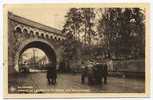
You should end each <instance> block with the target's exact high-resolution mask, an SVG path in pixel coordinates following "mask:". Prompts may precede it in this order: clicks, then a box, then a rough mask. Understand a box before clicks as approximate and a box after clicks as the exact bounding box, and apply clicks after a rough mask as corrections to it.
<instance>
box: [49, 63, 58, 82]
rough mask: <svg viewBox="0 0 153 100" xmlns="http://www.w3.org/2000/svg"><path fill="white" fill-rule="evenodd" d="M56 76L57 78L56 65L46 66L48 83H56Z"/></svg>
mask: <svg viewBox="0 0 153 100" xmlns="http://www.w3.org/2000/svg"><path fill="white" fill-rule="evenodd" d="M56 78H57V71H56V67H53V66H48V70H47V80H48V84H53V85H55V84H56Z"/></svg>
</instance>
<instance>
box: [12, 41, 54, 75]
mask: <svg viewBox="0 0 153 100" xmlns="http://www.w3.org/2000/svg"><path fill="white" fill-rule="evenodd" d="M32 47H35V48H39V49H41V50H42V51H43V52H44V53H45V54H46V56H47V57H48V59H49V61H52V62H53V63H52V64H53V66H56V63H57V53H56V51H55V48H54V47H53V45H52V44H51V43H50V42H48V41H46V40H44V39H28V40H26V41H24V42H23V43H22V44H21V45H20V47H19V48H18V50H17V53H16V56H15V70H16V71H17V72H19V58H20V56H21V54H22V53H23V52H24V51H25V50H27V49H28V48H32Z"/></svg>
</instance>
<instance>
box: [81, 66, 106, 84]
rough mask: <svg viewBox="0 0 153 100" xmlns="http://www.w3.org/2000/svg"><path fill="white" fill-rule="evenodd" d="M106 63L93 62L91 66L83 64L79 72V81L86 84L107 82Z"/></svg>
mask: <svg viewBox="0 0 153 100" xmlns="http://www.w3.org/2000/svg"><path fill="white" fill-rule="evenodd" d="M107 75H108V71H107V65H106V63H101V64H95V65H93V66H92V67H88V66H84V67H83V68H82V73H81V83H82V84H85V83H86V81H87V82H88V85H101V84H102V83H103V82H104V84H107Z"/></svg>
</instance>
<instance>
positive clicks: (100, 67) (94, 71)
mask: <svg viewBox="0 0 153 100" xmlns="http://www.w3.org/2000/svg"><path fill="white" fill-rule="evenodd" d="M107 75H108V70H107V64H106V63H99V64H95V65H92V66H91V65H90V66H83V67H82V71H81V83H82V84H85V83H86V81H87V82H88V85H101V84H103V83H104V84H107ZM56 78H57V70H56V67H53V66H52V65H51V64H48V66H47V80H48V84H49V85H50V84H52V85H55V84H56Z"/></svg>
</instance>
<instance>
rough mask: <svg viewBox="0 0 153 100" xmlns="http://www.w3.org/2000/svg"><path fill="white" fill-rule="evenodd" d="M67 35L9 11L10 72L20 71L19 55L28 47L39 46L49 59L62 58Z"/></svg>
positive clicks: (55, 61) (55, 62)
mask: <svg viewBox="0 0 153 100" xmlns="http://www.w3.org/2000/svg"><path fill="white" fill-rule="evenodd" d="M64 39H65V36H64V35H62V34H61V31H60V30H58V29H55V28H52V27H49V26H45V25H42V24H40V23H37V22H34V21H32V20H29V19H26V18H23V17H20V16H18V15H15V14H13V13H11V12H8V73H15V72H18V71H19V57H20V56H21V54H22V53H23V52H24V51H25V50H26V49H28V48H32V47H35V48H39V49H41V50H42V51H44V53H45V54H46V55H47V57H48V59H49V61H52V62H53V64H54V65H55V64H57V63H58V62H59V61H60V59H61V58H62V56H61V55H62V52H63V46H62V44H63V41H64Z"/></svg>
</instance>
